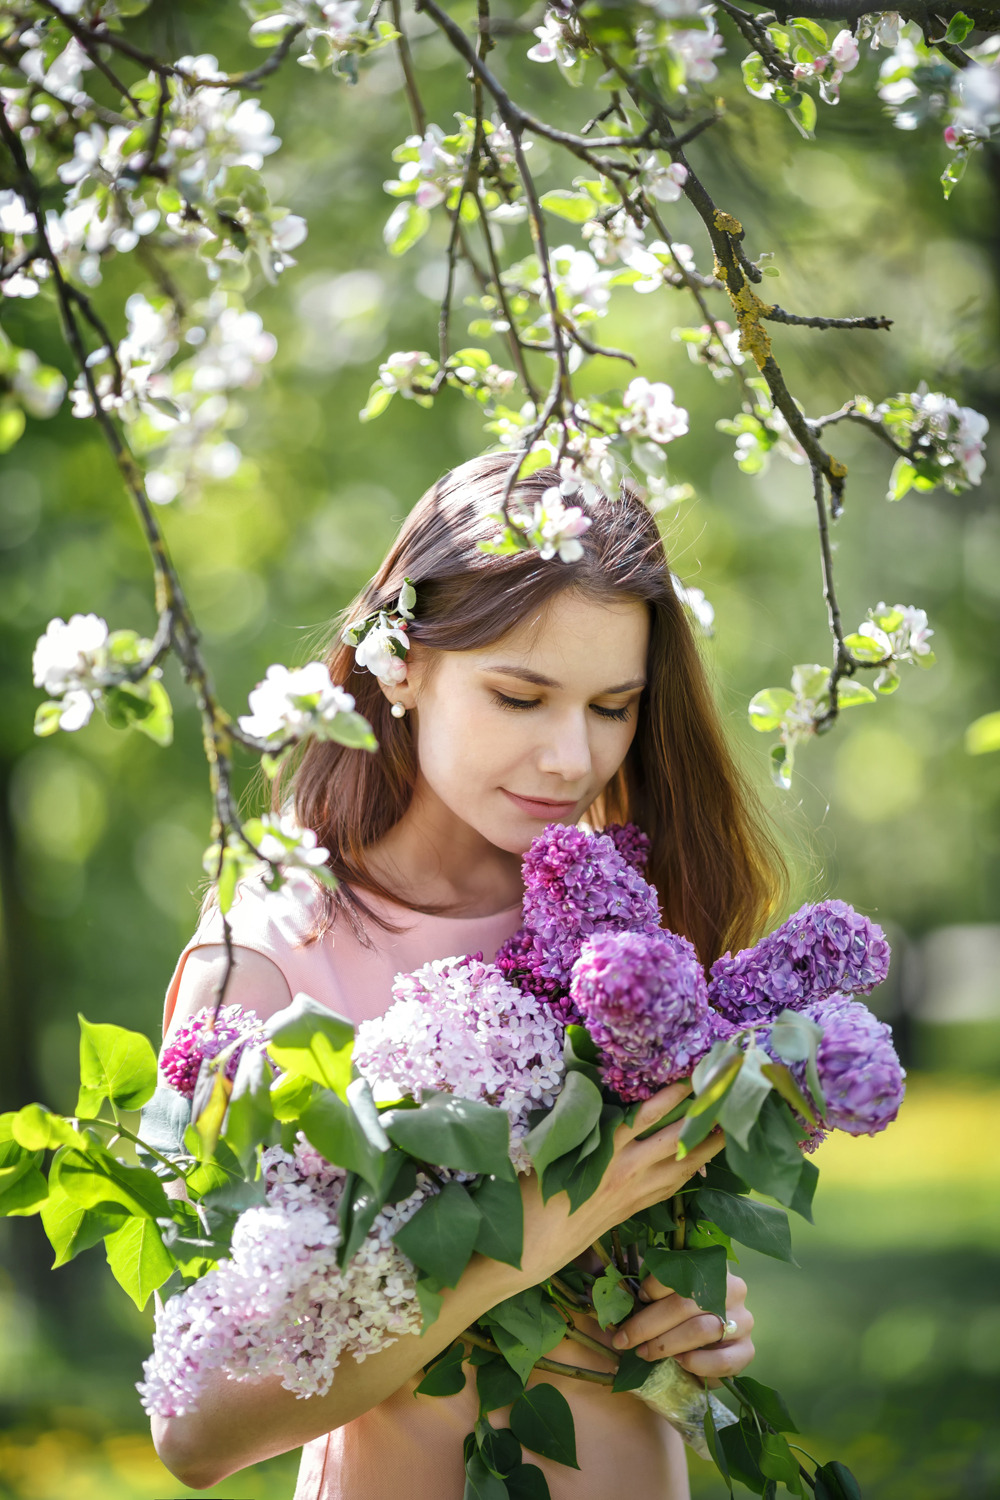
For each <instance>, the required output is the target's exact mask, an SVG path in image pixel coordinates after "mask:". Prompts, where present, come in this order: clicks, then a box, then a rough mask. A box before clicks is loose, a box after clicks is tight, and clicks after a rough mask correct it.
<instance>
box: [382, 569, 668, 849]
mask: <svg viewBox="0 0 1000 1500" xmlns="http://www.w3.org/2000/svg"><path fill="white" fill-rule="evenodd" d="M648 644H649V616H648V611H647V608H646V606H645V605H644V604H641V603H639V602H638V601H635V600H623V601H616V602H614V603H605V602H599V601H596V600H594V599H592V598H589V597H588V596H587V595H585V594H583V593H580V592H577V591H576V590H574V589H566V590H564V591H563V592H562V593H560V594H558V595H556V596H555V598H554V599H552V600H551V601H550V602H549V603H548V604H547V605H546V606H545V607H544V608H543V609H542V610H541V611H540V612H539V614H537V615H536V616H534V617H532V618H531V619H529V620H527V621H525V622H523V623H521V624H519V625H517V626H515V628H514V629H512V630H511V631H509V632H508V634H507V635H505V636H503V637H502V638H501V639H500V640H498V641H495V642H494V643H493V645H491V646H485V647H482V648H478V649H476V650H473V651H438V652H434V653H427V652H420V651H419V649H418V648H416V647H414V648H413V649H412V650H411V657H412V661H411V662H410V663H409V672H408V677H407V682H406V684H405V685H403V686H401V687H399V688H396V689H389V690H388V695H389V696H390V697H393V698H398V699H400V700H401V701H402V702H404V703H405V704H406V705H407V707H408V709H410V711H411V712H413V711H414V710H415V716H414V728H415V731H416V741H417V759H418V765H419V779H418V785H417V788H416V794H415V795H416V798H417V799H428V798H429V799H430V801H431V802H437V803H438V804H443V808H446V809H448V811H449V812H450V813H451V814H453V815H455V816H457V817H458V818H460V819H461V820H462V821H463V822H464V823H466V824H468V825H469V826H470V827H471V828H473V829H474V830H475V831H476V832H478V833H479V834H481V835H482V837H483V838H485V839H487V840H488V841H489V842H490V843H491V844H493V845H495V846H496V847H498V848H500V849H504V850H507V851H508V852H510V853H512V854H522V853H523V852H524V851H525V850H526V849H527V847H528V845H529V844H530V843H531V840H532V839H533V838H535V837H537V835H538V834H539V833H541V831H542V829H543V828H544V827H545V825H546V823H553V822H557V823H574V822H576V821H577V819H578V818H580V817H581V816H582V815H583V813H584V812H585V811H586V810H587V808H588V807H589V806H590V804H591V803H592V802H593V800H594V798H595V797H596V796H597V795H598V794H599V793H600V792H601V791H602V790H603V788H604V787H605V786H606V785H607V784H608V782H609V781H610V780H611V778H612V776H613V775H614V773H615V772H616V771H617V769H618V767H619V766H620V765H621V763H622V761H623V760H624V758H625V754H626V752H627V750H628V748H629V746H630V744H631V743H632V737H633V735H634V734H635V729H636V721H637V717H638V712H639V698H640V695H641V693H642V690H643V687H644V686H645V681H646V652H647V647H648ZM442 810H443V809H442Z"/></svg>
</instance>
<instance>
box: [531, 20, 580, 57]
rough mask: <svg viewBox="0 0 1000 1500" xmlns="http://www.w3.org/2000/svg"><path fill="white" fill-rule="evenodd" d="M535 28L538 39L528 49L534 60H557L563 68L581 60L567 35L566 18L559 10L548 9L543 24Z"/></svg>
mask: <svg viewBox="0 0 1000 1500" xmlns="http://www.w3.org/2000/svg"><path fill="white" fill-rule="evenodd" d="M534 30H535V35H536V36H537V38H538V41H537V42H536V43H535V45H534V46H533V47H531V48H529V49H528V57H529V58H530V59H531V61H532V62H540V63H547V62H555V63H558V64H559V66H560V67H561V68H572V67H575V66H576V64H577V63H578V62H579V61H580V54H579V53H578V52H577V50H576V48H575V47H574V46H573V45H572V43H571V42H570V40H569V37H568V35H567V31H566V22H565V18H564V17H563V16H561V15H560V14H559V13H558V11H554V10H549V11H546V13H545V19H544V21H543V22H542V24H541V26H536V27H535V28H534Z"/></svg>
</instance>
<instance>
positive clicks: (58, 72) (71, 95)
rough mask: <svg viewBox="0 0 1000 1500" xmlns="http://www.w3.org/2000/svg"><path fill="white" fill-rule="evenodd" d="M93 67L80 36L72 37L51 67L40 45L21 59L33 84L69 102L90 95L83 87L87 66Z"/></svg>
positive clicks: (20, 62)
mask: <svg viewBox="0 0 1000 1500" xmlns="http://www.w3.org/2000/svg"><path fill="white" fill-rule="evenodd" d="M64 9H69V7H64ZM93 66H94V64H93V63H92V62H91V60H90V58H89V57H88V56H87V54H86V52H85V51H84V49H83V47H82V46H81V45H80V43H79V42H78V41H77V39H76V37H70V39H69V42H68V44H67V45H66V47H64V48H63V50H62V52H60V53H59V55H58V57H56V58H55V59H54V60H53V62H52V63H51V64H50V66H49V67H48V68H46V66H45V54H44V53H43V52H42V50H41V48H40V47H29V48H28V49H27V50H25V51H24V52H22V53H21V56H20V58H19V59H18V67H19V68H20V69H21V71H22V72H23V73H24V75H25V77H27V78H30V79H31V81H32V83H37V84H39V85H40V86H41V87H42V88H43V89H44V90H45V92H46V93H47V94H52V95H53V96H54V97H55V98H56V99H59V100H61V101H62V102H63V103H65V104H77V103H82V102H83V100H84V99H85V98H86V96H85V95H84V94H83V92H82V90H81V88H80V84H81V81H82V74H83V73H84V71H85V70H86V69H87V68H92V67H93Z"/></svg>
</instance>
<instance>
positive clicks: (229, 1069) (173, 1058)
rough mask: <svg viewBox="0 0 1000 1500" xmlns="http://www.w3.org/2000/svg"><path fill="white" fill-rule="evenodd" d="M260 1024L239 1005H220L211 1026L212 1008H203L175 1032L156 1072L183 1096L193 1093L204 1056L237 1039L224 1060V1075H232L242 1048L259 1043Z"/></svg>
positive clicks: (241, 1053)
mask: <svg viewBox="0 0 1000 1500" xmlns="http://www.w3.org/2000/svg"><path fill="white" fill-rule="evenodd" d="M263 1040H264V1027H263V1024H262V1022H261V1021H260V1020H259V1019H258V1018H257V1016H256V1015H255V1014H254V1012H253V1011H252V1010H250V1011H244V1009H243V1007H242V1006H240V1005H224V1006H223V1007H222V1009H221V1010H220V1011H219V1014H218V1017H217V1018H216V1021H215V1025H214V1026H213V1025H212V1011H211V1010H210V1009H209V1008H207V1007H206V1009H205V1010H200V1011H199V1012H198V1014H197V1015H195V1016H193V1017H192V1018H191V1020H190V1021H189V1022H188V1023H187V1025H186V1026H182V1027H181V1028H180V1029H179V1030H178V1031H176V1032H175V1033H174V1035H173V1038H172V1039H171V1042H170V1045H169V1046H167V1047H164V1049H163V1052H162V1053H161V1055H160V1072H161V1073H162V1074H163V1077H164V1079H165V1080H166V1082H167V1083H168V1084H169V1085H170V1087H171V1088H172V1089H176V1090H177V1092H178V1094H183V1096H184V1098H185V1099H191V1098H193V1096H194V1087H195V1084H196V1083H197V1081H198V1071H199V1069H200V1068H201V1064H202V1061H203V1060H204V1059H205V1058H206V1057H217V1056H218V1054H219V1053H220V1052H222V1051H224V1049H225V1048H226V1047H229V1046H230V1045H231V1044H232V1043H233V1042H239V1043H240V1045H239V1046H238V1047H234V1048H233V1052H232V1055H231V1057H230V1058H229V1060H228V1062H227V1063H226V1076H227V1077H228V1078H235V1077H236V1069H237V1067H238V1066H239V1061H240V1058H241V1057H242V1055H243V1051H244V1049H245V1048H246V1047H247V1046H248V1045H250V1044H251V1043H261V1044H262V1043H263Z"/></svg>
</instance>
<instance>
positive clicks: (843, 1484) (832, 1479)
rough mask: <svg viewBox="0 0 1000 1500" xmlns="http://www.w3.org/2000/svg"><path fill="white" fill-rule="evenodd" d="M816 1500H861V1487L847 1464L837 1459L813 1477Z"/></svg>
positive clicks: (823, 1466)
mask: <svg viewBox="0 0 1000 1500" xmlns="http://www.w3.org/2000/svg"><path fill="white" fill-rule="evenodd" d="M813 1478H814V1480H815V1481H816V1489H815V1492H814V1500H861V1486H860V1485H859V1484H858V1481H857V1480H856V1479H855V1477H854V1475H853V1474H852V1473H851V1471H850V1469H849V1468H848V1467H847V1465H846V1464H842V1463H838V1462H837V1460H836V1459H833V1460H832V1462H830V1463H828V1464H822V1465H821V1466H820V1468H818V1469H817V1470H816V1472H815V1474H814V1475H813Z"/></svg>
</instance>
